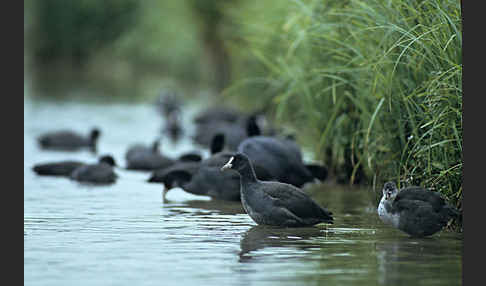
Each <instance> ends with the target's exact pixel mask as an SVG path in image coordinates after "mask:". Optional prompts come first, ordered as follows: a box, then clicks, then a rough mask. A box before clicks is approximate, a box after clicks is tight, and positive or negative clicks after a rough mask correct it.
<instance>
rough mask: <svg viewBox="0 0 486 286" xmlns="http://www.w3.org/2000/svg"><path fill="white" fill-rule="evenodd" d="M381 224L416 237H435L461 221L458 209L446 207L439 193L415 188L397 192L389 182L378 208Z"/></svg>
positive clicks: (447, 205)
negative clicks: (450, 222)
mask: <svg viewBox="0 0 486 286" xmlns="http://www.w3.org/2000/svg"><path fill="white" fill-rule="evenodd" d="M378 215H379V217H380V219H381V220H382V221H384V222H385V223H388V224H390V225H392V226H393V227H395V228H398V229H399V230H401V231H403V232H405V233H407V234H409V235H410V236H414V237H423V236H429V235H433V234H434V233H436V232H438V231H440V230H442V229H443V228H444V227H445V226H446V225H447V223H448V222H449V220H451V219H453V218H457V217H459V215H460V213H459V211H458V210H457V209H455V208H454V207H452V206H450V205H449V204H447V202H446V201H445V200H444V198H442V197H441V195H440V194H439V193H438V192H434V191H430V190H426V189H424V188H422V187H417V186H412V187H407V188H404V189H401V190H398V189H397V187H396V185H395V183H393V182H387V183H385V185H384V188H383V197H382V199H381V201H380V204H379V206H378Z"/></svg>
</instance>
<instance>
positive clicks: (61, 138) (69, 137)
mask: <svg viewBox="0 0 486 286" xmlns="http://www.w3.org/2000/svg"><path fill="white" fill-rule="evenodd" d="M100 134H101V132H100V130H99V129H98V128H93V129H92V130H91V132H90V134H89V136H87V137H85V136H82V135H80V134H78V133H76V132H74V131H70V130H59V131H53V132H48V133H46V134H43V135H41V136H40V137H39V138H38V142H39V144H40V146H41V148H43V149H52V150H63V151H75V150H79V149H81V148H89V149H90V150H91V151H93V152H96V144H97V141H98V138H99V136H100Z"/></svg>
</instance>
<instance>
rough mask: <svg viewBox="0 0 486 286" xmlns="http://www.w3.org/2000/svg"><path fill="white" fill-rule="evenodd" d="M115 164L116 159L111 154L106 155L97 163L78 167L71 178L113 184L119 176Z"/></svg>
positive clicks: (86, 181)
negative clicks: (114, 168)
mask: <svg viewBox="0 0 486 286" xmlns="http://www.w3.org/2000/svg"><path fill="white" fill-rule="evenodd" d="M115 165H116V163H115V159H113V157H112V156H110V155H105V156H103V157H101V159H100V162H99V163H97V164H85V165H82V166H80V167H79V168H76V169H75V170H74V171H73V172H72V173H71V176H70V178H71V179H73V180H75V181H78V182H84V183H94V184H111V183H114V182H115V181H116V179H117V177H118V176H117V175H116V173H115V171H114V170H113V167H114V166H115Z"/></svg>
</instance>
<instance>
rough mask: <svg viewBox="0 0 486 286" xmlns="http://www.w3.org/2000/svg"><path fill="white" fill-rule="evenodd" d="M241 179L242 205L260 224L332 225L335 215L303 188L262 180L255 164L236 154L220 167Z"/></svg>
mask: <svg viewBox="0 0 486 286" xmlns="http://www.w3.org/2000/svg"><path fill="white" fill-rule="evenodd" d="M225 170H234V171H236V172H237V173H238V174H239V176H240V193H241V203H242V204H243V208H244V209H245V211H246V212H247V214H248V215H249V216H250V217H251V218H252V219H253V220H254V221H255V222H256V223H257V224H263V225H272V226H282V227H301V226H313V225H316V224H319V223H329V224H332V223H333V217H332V212H330V211H329V210H327V209H326V208H323V207H321V206H319V205H318V204H317V203H316V202H315V201H314V200H313V199H312V198H311V197H310V196H309V195H307V194H306V193H304V192H303V191H302V190H301V189H299V188H297V187H295V186H293V185H290V184H286V183H281V182H269V181H260V180H259V179H258V178H257V177H256V174H255V171H254V169H253V165H252V162H251V161H250V159H249V158H248V156H246V155H245V154H243V153H236V154H234V155H233V156H231V157H230V159H229V160H228V162H227V163H226V164H225V165H224V166H223V167H221V171H225Z"/></svg>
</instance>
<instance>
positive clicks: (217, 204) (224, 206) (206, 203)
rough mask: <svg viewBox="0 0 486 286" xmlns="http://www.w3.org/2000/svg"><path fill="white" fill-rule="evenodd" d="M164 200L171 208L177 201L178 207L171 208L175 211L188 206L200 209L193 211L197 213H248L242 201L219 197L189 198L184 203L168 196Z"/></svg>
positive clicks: (166, 205) (165, 204)
mask: <svg viewBox="0 0 486 286" xmlns="http://www.w3.org/2000/svg"><path fill="white" fill-rule="evenodd" d="M162 202H163V203H164V206H165V207H168V208H171V207H172V205H171V204H172V203H176V206H177V208H173V209H171V211H174V212H184V211H183V210H181V208H184V207H187V208H191V209H200V210H201V211H202V212H201V211H200V212H197V211H196V212H193V213H194V214H195V215H198V214H201V213H204V214H207V213H208V212H207V211H209V212H210V213H217V214H220V215H234V214H244V213H246V212H245V210H244V209H243V206H242V205H241V202H233V201H223V200H217V199H211V200H187V201H184V202H182V203H179V202H172V201H170V200H168V199H167V198H165V197H163V198H162Z"/></svg>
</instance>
